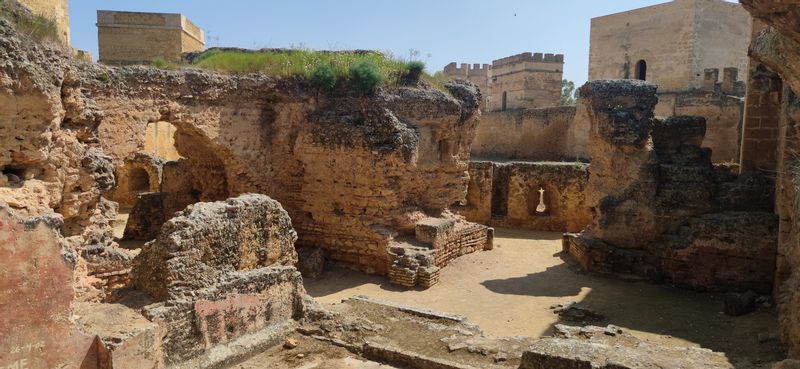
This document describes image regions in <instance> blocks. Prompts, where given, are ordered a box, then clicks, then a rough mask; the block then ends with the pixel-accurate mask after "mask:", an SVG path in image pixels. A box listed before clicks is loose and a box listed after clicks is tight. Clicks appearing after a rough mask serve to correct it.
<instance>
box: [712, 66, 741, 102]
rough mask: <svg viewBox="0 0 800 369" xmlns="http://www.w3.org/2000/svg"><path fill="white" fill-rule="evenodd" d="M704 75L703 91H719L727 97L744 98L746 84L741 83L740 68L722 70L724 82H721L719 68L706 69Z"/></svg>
mask: <svg viewBox="0 0 800 369" xmlns="http://www.w3.org/2000/svg"><path fill="white" fill-rule="evenodd" d="M703 72H704V74H703V90H704V91H717V92H722V93H723V94H726V95H734V96H744V89H745V83H744V81H739V68H733V67H729V68H725V69H723V70H722V82H720V81H719V68H706V69H705V70H704V71H703Z"/></svg>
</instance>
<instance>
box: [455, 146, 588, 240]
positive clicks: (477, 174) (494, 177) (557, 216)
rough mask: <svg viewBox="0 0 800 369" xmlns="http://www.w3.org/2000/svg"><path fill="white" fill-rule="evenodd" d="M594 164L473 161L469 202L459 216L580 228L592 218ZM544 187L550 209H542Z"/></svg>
mask: <svg viewBox="0 0 800 369" xmlns="http://www.w3.org/2000/svg"><path fill="white" fill-rule="evenodd" d="M588 167H589V165H588V164H585V163H575V162H572V163H570V162H562V163H548V162H508V163H498V162H489V161H472V162H470V166H469V173H470V181H469V188H468V191H467V203H466V205H465V206H463V207H459V209H458V211H459V214H461V215H463V216H464V217H466V218H467V219H468V220H470V221H473V222H477V223H482V224H488V225H491V226H495V227H519V228H526V229H532V230H537V231H551V232H564V231H567V232H578V231H580V230H582V229H584V228H585V227H586V226H587V225H588V224H589V223H591V220H592V217H591V213H590V211H589V204H588V203H587V202H586V197H585V195H584V191H585V188H586V183H587V181H588V177H589V172H588ZM540 189H543V190H544V191H545V192H544V194H543V196H542V197H543V201H541V202H542V203H544V205H545V207H546V209H545V210H544V211H537V207H538V205H539V204H540V193H539V190H540Z"/></svg>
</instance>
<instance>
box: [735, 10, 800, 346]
mask: <svg viewBox="0 0 800 369" xmlns="http://www.w3.org/2000/svg"><path fill="white" fill-rule="evenodd" d="M741 3H742V5H743V6H744V7H745V9H747V11H748V12H750V14H751V15H752V16H753V17H754V18H755V19H756V20H757V23H758V22H760V23H761V25H760V26H757V27H756V31H757V32H759V33H758V34H757V36H754V37H753V42H752V44H751V46H750V56H751V57H752V59H751V74H750V77H749V78H750V80H751V81H753V80H755V81H757V82H758V83H757V84H755V85H754V88H752V89H750V90H749V91H748V96H747V100H748V102H747V108H746V109H747V111H749V112H752V113H753V114H754V116H753V117H752V119H751V117H750V116H748V117H747V118H746V120H745V131H744V137H743V140H744V144H743V147H742V163H747V164H749V165H750V166H751V167H752V168H756V169H757V168H760V167H764V168H767V169H768V168H774V169H775V173H777V178H776V182H777V186H776V201H775V204H776V212H777V213H778V217H779V219H780V223H779V233H778V249H777V262H776V264H777V265H776V269H777V271H776V274H775V290H774V296H775V300H776V303H777V306H778V322H779V325H780V328H781V338H782V340H783V342H784V343H785V344H786V345H787V347H788V349H789V355H790V357H792V358H795V359H798V358H800V292H798V291H800V243H798V242H799V240H800V238H798V234H800V223H798V216H797V214H798V207H797V206H798V205H797V204H798V202H797V200H798V190H797V183H798V182H797V151H798V150H800V143H798V142H799V141H798V135H797V132H796V131H797V130H796V126H797V124H796V122H797V121H798V119H800V114H798V111H800V102H798V99H797V94H796V91H800V73H798V72H797V71H798V70H800V69H798V67H800V33H798V32H797V28H796V27H795V25H796V24H797V22H798V20H800V11H798V9H797V7H796V5H795V4H789V3H785V2H780V1H771V0H759V1H754V0H743V1H742V2H741ZM764 26H766V27H764ZM776 74H777V75H776ZM751 92H752V94H751ZM776 104H777V106H778V107H779V109H778V110H775V108H776ZM776 111H777V112H778V113H779V116H777V117H776V116H775V114H774V113H775V112H776ZM767 113H770V114H767ZM746 114H747V113H746ZM776 128H777V129H776ZM762 142H763V143H762ZM770 142H773V143H774V146H767V147H764V148H765V149H768V150H758V151H757V150H752V148H753V147H754V146H756V147H757V146H758V145H770ZM748 145H749V146H748ZM772 150H775V151H774V152H773V151H772ZM771 155H775V158H776V160H775V162H774V163H771V161H770V157H771Z"/></svg>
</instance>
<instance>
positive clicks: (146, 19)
mask: <svg viewBox="0 0 800 369" xmlns="http://www.w3.org/2000/svg"><path fill="white" fill-rule="evenodd" d="M97 38H98V42H99V61H100V62H101V63H105V64H113V65H126V64H148V63H151V62H152V61H153V60H154V59H156V58H164V59H166V60H170V61H179V60H180V59H181V54H182V53H185V52H190V51H200V50H203V48H204V47H205V35H204V33H203V30H201V29H200V28H199V27H197V26H196V25H194V24H193V23H192V22H191V21H189V20H188V19H187V18H186V17H185V16H183V15H181V14H164V13H136V12H118V11H106V10H99V11H98V12H97Z"/></svg>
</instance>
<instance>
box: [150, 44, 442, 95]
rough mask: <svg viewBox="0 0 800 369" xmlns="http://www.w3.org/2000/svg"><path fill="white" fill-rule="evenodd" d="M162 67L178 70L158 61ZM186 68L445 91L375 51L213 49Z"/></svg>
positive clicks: (362, 87) (328, 84)
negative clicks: (420, 86) (423, 86)
mask: <svg viewBox="0 0 800 369" xmlns="http://www.w3.org/2000/svg"><path fill="white" fill-rule="evenodd" d="M153 64H154V65H155V66H156V67H159V68H165V67H176V66H180V65H175V64H172V65H171V64H170V63H167V62H165V61H164V60H155V61H154V62H153ZM187 66H190V67H191V66H193V67H198V68H202V69H207V70H213V71H218V72H223V73H231V74H247V73H264V74H268V75H275V76H282V77H296V76H300V77H304V78H307V79H309V80H311V81H312V82H314V83H315V84H317V85H318V86H320V87H321V88H324V89H329V90H330V89H333V88H334V86H335V85H336V83H337V82H338V81H344V80H347V81H349V82H350V84H351V86H353V87H354V88H355V89H356V90H359V91H360V92H366V91H368V90H370V89H371V88H374V87H377V86H378V85H381V84H382V85H385V86H390V85H397V84H404V85H407V84H415V83H417V82H418V81H419V80H420V79H422V80H425V81H427V82H428V83H429V84H431V85H433V86H434V87H437V88H440V89H443V88H442V86H443V84H444V79H443V77H442V76H433V75H430V74H428V73H426V72H425V71H424V68H425V64H424V63H422V62H420V61H403V60H398V59H395V58H392V57H387V56H386V55H384V54H383V53H379V52H374V51H333V52H331V51H314V50H304V49H289V50H276V51H253V52H250V51H228V50H210V51H206V52H204V53H202V54H200V55H199V56H197V57H196V58H194V59H193V60H192V61H191V62H190V63H189V64H188V65H187Z"/></svg>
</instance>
